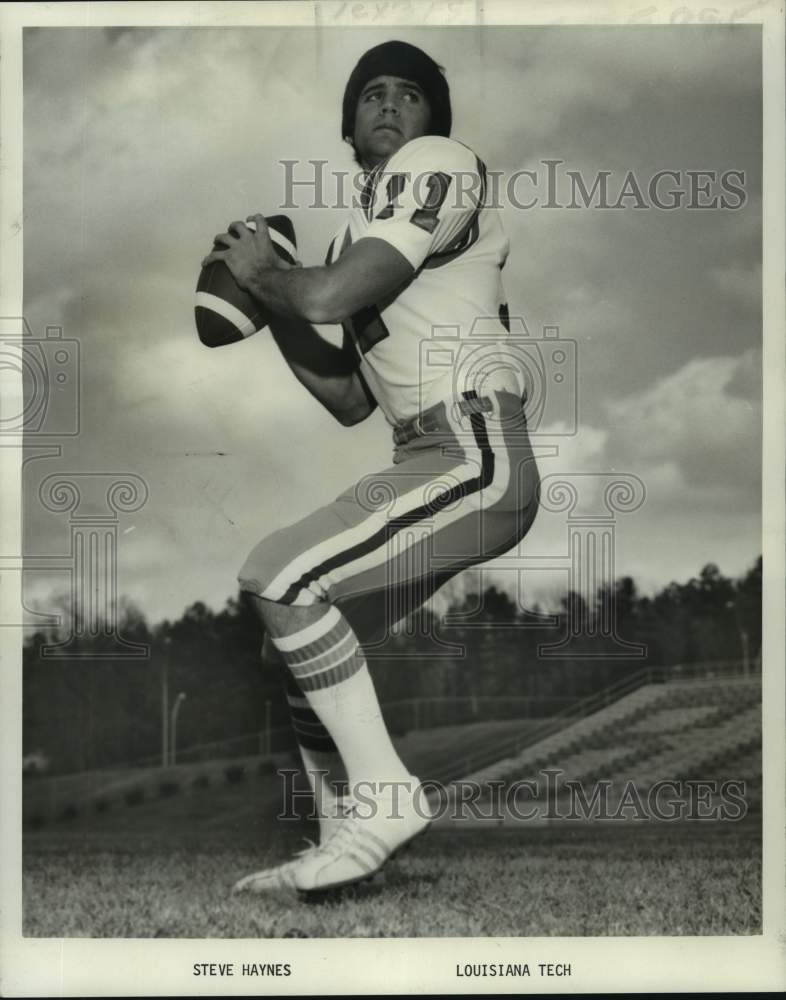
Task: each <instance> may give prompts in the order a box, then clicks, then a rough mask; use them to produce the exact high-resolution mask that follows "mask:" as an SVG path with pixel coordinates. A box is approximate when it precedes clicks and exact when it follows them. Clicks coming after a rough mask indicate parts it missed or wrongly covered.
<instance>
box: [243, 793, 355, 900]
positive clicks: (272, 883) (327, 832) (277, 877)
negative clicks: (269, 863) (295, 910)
mask: <svg viewBox="0 0 786 1000" xmlns="http://www.w3.org/2000/svg"><path fill="white" fill-rule="evenodd" d="M336 808H337V811H338V813H340V815H336V816H330V817H329V818H327V819H324V818H323V819H322V820H320V823H321V824H322V825H321V829H320V833H321V844H319V845H318V844H315V843H314V841H313V840H309V838H308V837H304V838H303V839H304V840H305V841H306V843H307V844H308V847H304V848H303V850H302V851H296V852H295V856H294V858H292V859H291V860H290V861H285V862H283V864H280V865H274V866H273V867H272V868H263V869H262V871H258V872H253V873H252V874H251V875H246V876H245V878H241V879H240V881H239V882H235V884H234V885H233V886H232V893H233V895H234V894H236V893H240V892H249V893H264V892H279V891H282V890H283V891H287V890H289V891H292V890H294V889H295V888H296V886H295V873H296V872H297V870H298V868H300V866H301V865H303V864H305V863H306V862H307V861H308V860H309V859H310V858H311V856H312V855H313V854H314V853H315V852H317V851H319V850H320V848H321V847H323V846H324V845H325V844H326V843H327V842H328V841H329V840H330V839H331V838H332V837H333V836H334V835H335V834H336V833H337V832H338V828H339V826H340V824H341V823H343V822H344V820H345V817H346V816H347V815H349V814H350V813H351V812H352V809H353V808H354V802H353V801H352V800H351V799H349V798H346V799H344V800H343V801H341V800H339V802H338V803H337V804H336Z"/></svg>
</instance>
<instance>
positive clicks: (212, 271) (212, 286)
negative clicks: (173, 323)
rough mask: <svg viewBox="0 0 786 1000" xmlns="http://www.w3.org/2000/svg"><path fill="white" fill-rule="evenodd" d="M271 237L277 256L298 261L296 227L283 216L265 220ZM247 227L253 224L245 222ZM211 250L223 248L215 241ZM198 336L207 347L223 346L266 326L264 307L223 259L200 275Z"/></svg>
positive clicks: (198, 287) (290, 262)
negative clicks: (239, 282) (236, 279)
mask: <svg viewBox="0 0 786 1000" xmlns="http://www.w3.org/2000/svg"><path fill="white" fill-rule="evenodd" d="M267 224H268V228H269V230H270V239H271V240H272V242H273V245H274V246H275V248H276V252H277V253H278V255H279V256H280V257H281V258H282V259H283V260H285V261H287V262H288V263H289V264H295V263H297V243H296V241H295V228H294V226H293V225H292V222H291V221H290V219H288V218H287V216H286V215H274V216H271V218H269V219H267ZM247 225H248V227H249V229H253V228H254V224H253V223H247ZM214 249H218V250H220V249H224V248H223V247H221V246H220V245H219V244H216V245H215V247H214ZM194 318H195V320H196V328H197V334H198V335H199V339H200V340H201V341H202V343H203V344H205V345H206V346H207V347H223V346H224V345H225V344H234V343H237V341H238V340H244V339H245V338H246V337H250V336H251V335H252V334H253V333H258V332H259V331H260V330H262V329H263V328H264V327H265V326H267V323H268V320H269V318H270V316H269V313H268V310H267V309H266V308H265V306H264V305H263V304H262V303H261V302H259V301H258V300H257V299H255V298H254V297H253V296H251V295H249V294H248V292H246V291H244V290H243V289H242V288H241V287H240V286H239V285H238V284H237V282H236V281H235V279H234V278H233V277H232V272H231V271H230V270H229V268H228V267H227V266H226V264H225V263H224V262H223V261H222V260H218V261H214V262H213V263H212V264H208V265H207V267H203V268H202V270H201V271H200V274H199V281H198V282H197V287H196V302H195V305H194Z"/></svg>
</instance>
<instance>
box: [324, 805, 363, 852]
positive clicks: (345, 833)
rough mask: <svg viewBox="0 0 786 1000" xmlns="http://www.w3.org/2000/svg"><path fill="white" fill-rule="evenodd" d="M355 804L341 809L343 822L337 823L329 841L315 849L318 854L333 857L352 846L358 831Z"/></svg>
mask: <svg viewBox="0 0 786 1000" xmlns="http://www.w3.org/2000/svg"><path fill="white" fill-rule="evenodd" d="M356 811H357V804H356V803H354V802H353V803H351V804H349V805H347V806H346V807H344V809H343V813H342V814H343V820H342V822H341V823H339V825H338V827H337V829H336V831H335V833H333V835H332V836H331V837H330V840H328V841H326V842H325V843H324V844H320V846H319V847H318V848H317V850H318V851H319V853H320V854H324V855H326V856H328V857H335V856H336V855H338V854H342V853H343V851H344V850H345V848H346V847H347V846H349V845H351V844H352V841H353V840H354V839H355V837H356V835H357V831H358V818H357V815H356Z"/></svg>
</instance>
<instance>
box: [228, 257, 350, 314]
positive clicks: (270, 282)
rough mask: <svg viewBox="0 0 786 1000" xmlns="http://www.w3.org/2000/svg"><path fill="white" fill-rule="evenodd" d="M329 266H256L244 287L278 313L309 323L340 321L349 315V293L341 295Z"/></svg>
mask: <svg viewBox="0 0 786 1000" xmlns="http://www.w3.org/2000/svg"><path fill="white" fill-rule="evenodd" d="M330 270H331V269H330V268H329V267H296V268H295V267H293V268H289V269H286V270H284V269H279V268H277V267H259V268H257V270H256V271H255V272H254V274H253V275H251V276H250V277H249V278H248V279H247V281H246V288H247V290H248V291H249V292H250V293H251V295H253V296H254V298H257V299H259V300H260V301H261V302H263V303H264V304H265V305H266V306H267V307H268V309H270V310H272V311H273V312H274V313H277V314H278V315H279V316H284V317H288V318H291V319H300V320H307V321H308V322H309V323H341V322H342V321H343V320H345V319H346V318H347V317H348V316H349V315H351V312H352V308H353V303H352V301H351V295H341V293H340V289H338V288H337V282H336V281H335V280H333V276H332V275H331V273H330Z"/></svg>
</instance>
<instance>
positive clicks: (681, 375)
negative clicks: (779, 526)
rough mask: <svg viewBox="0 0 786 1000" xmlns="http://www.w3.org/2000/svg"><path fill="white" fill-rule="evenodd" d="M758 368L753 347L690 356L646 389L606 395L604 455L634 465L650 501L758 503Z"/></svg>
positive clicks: (692, 506) (751, 506)
mask: <svg viewBox="0 0 786 1000" xmlns="http://www.w3.org/2000/svg"><path fill="white" fill-rule="evenodd" d="M760 370H761V357H760V354H759V353H758V352H756V351H753V350H749V351H746V352H745V353H744V354H742V355H739V356H737V357H710V358H696V359H694V360H692V361H690V362H688V364H686V365H684V366H683V367H682V368H680V369H679V370H678V371H676V372H674V373H673V374H671V375H669V376H666V377H664V378H661V379H658V380H657V381H656V382H655V384H654V385H652V386H651V387H650V388H649V389H648V390H647V391H645V392H643V393H640V394H637V395H636V396H629V397H627V398H625V399H622V400H618V401H613V402H609V403H608V404H607V413H608V419H609V427H610V432H609V437H608V440H607V446H606V455H607V457H612V456H614V457H615V459H616V460H617V461H619V462H620V463H627V464H628V465H629V466H630V467H631V468H632V469H633V470H634V471H636V470H640V474H641V475H642V478H644V479H645V482H647V484H648V503H650V504H656V505H666V506H669V505H682V506H683V507H684V508H685V509H686V511H687V510H691V511H695V510H698V509H700V508H702V507H706V506H707V505H710V506H713V507H721V508H725V509H732V510H733V509H735V508H736V509H738V510H740V511H742V510H746V511H750V510H756V509H758V508H759V506H760V489H759V482H760V476H761V405H760V394H759V386H760V381H759V380H760ZM757 372H758V376H757V375H756V373H757Z"/></svg>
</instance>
